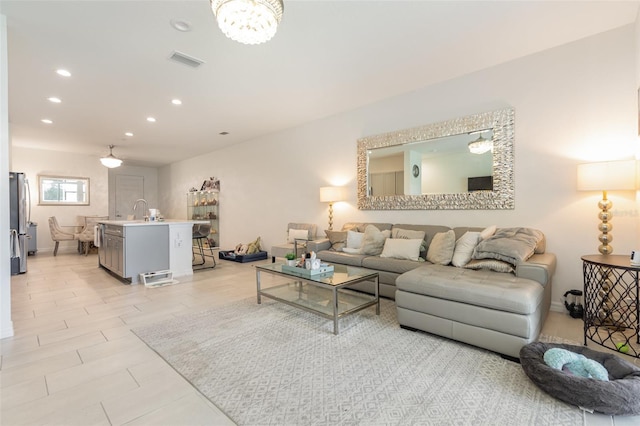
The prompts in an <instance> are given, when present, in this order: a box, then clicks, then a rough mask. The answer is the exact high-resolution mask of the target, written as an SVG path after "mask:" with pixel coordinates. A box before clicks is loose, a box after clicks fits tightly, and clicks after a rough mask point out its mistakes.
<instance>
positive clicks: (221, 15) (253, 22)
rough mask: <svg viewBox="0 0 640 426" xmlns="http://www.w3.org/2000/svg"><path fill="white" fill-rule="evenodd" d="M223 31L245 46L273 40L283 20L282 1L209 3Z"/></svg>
mask: <svg viewBox="0 0 640 426" xmlns="http://www.w3.org/2000/svg"><path fill="white" fill-rule="evenodd" d="M209 1H210V2H211V9H212V10H213V13H214V15H215V16H216V19H217V21H218V26H219V27H220V29H221V30H222V32H223V33H224V34H225V35H226V36H227V37H229V38H230V39H232V40H235V41H238V42H240V43H243V44H260V43H264V42H265V41H269V40H271V38H272V37H273V36H274V35H275V34H276V31H277V29H278V24H279V23H280V20H281V19H282V12H284V4H283V3H282V0H209Z"/></svg>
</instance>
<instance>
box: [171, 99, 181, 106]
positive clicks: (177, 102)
mask: <svg viewBox="0 0 640 426" xmlns="http://www.w3.org/2000/svg"><path fill="white" fill-rule="evenodd" d="M171 103H172V104H174V105H182V101H181V100H180V99H171Z"/></svg>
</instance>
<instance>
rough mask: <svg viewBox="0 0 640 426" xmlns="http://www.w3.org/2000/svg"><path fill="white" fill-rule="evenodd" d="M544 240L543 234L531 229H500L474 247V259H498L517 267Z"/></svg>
mask: <svg viewBox="0 0 640 426" xmlns="http://www.w3.org/2000/svg"><path fill="white" fill-rule="evenodd" d="M543 239H544V234H543V233H542V232H540V231H538V230H537V229H532V228H501V229H498V230H497V231H496V233H495V234H494V235H493V236H491V237H489V238H487V239H486V240H483V241H481V242H480V243H479V244H478V246H477V247H476V249H475V251H474V253H473V258H474V259H498V260H503V261H505V262H509V263H511V264H513V265H517V264H518V263H520V262H524V261H525V260H527V259H528V258H530V257H531V256H532V255H533V254H534V252H535V250H536V247H537V246H538V243H539V242H540V241H542V240H543Z"/></svg>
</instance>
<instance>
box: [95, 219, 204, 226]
mask: <svg viewBox="0 0 640 426" xmlns="http://www.w3.org/2000/svg"><path fill="white" fill-rule="evenodd" d="M98 223H104V224H105V225H117V226H155V225H187V224H194V223H203V224H208V223H209V221H208V220H185V219H164V220H154V221H145V220H101V221H99V222H98Z"/></svg>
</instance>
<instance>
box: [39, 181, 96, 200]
mask: <svg viewBox="0 0 640 426" xmlns="http://www.w3.org/2000/svg"><path fill="white" fill-rule="evenodd" d="M38 188H39V192H40V195H39V199H38V204H39V205H42V206H88V205H89V178H78V177H70V176H44V175H40V176H38Z"/></svg>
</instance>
